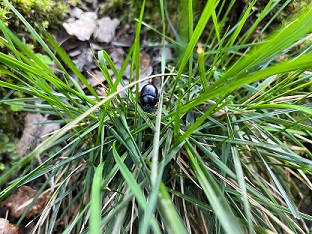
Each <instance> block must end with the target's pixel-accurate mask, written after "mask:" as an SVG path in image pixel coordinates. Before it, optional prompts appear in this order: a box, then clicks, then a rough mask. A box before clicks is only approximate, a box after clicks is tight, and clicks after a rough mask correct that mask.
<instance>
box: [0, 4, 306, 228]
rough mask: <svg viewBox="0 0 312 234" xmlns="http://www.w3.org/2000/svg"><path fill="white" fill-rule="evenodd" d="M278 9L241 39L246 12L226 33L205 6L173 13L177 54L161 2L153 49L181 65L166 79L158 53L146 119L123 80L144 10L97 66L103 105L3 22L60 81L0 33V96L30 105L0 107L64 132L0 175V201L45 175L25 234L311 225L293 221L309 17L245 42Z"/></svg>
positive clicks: (302, 174) (222, 21)
mask: <svg viewBox="0 0 312 234" xmlns="http://www.w3.org/2000/svg"><path fill="white" fill-rule="evenodd" d="M4 2H5V3H6V4H7V5H8V6H9V7H10V8H11V9H12V10H13V11H14V8H13V7H12V6H11V5H10V4H9V2H8V1H7V0H4ZM191 2H192V1H189V2H187V1H184V4H190V5H188V6H191ZM276 2H280V1H269V3H268V4H267V6H266V7H265V8H264V9H263V10H262V12H261V14H259V15H258V18H257V20H256V21H255V22H253V25H252V26H251V27H250V28H249V29H248V30H247V31H245V32H243V31H242V29H243V26H244V24H246V21H247V20H248V17H249V16H250V14H252V10H253V5H254V4H255V3H256V1H251V2H250V3H249V5H248V4H247V5H246V8H245V9H246V10H245V11H244V12H243V13H242V15H241V16H240V20H239V21H238V22H237V23H236V24H235V25H227V21H226V19H227V17H228V14H229V11H228V10H227V9H225V8H226V6H225V5H222V4H221V5H220V4H219V5H218V1H213V0H212V1H208V2H207V4H206V6H205V8H204V9H203V11H202V14H201V17H200V18H199V20H198V21H197V22H192V19H193V16H194V14H195V13H194V12H192V10H191V9H192V7H188V8H187V6H185V7H184V9H189V10H188V12H187V13H188V19H189V21H191V22H188V25H189V27H190V28H189V30H188V31H184V33H188V35H180V36H181V38H184V39H185V38H190V39H189V42H188V43H187V44H185V43H183V42H182V41H181V40H180V38H168V37H167V36H166V35H165V31H166V30H165V29H166V24H167V20H166V17H168V15H167V14H166V11H165V9H164V8H165V4H164V2H163V1H160V6H161V7H160V9H161V23H162V26H163V30H162V32H161V33H160V32H159V34H160V35H161V36H162V38H163V41H162V45H161V46H162V47H163V48H165V46H166V43H165V40H167V41H169V42H170V43H171V44H172V45H173V46H175V47H176V48H177V50H178V51H180V55H179V58H178V61H177V62H176V63H174V64H171V67H170V66H168V64H167V63H166V57H165V56H166V54H165V53H163V54H162V63H161V73H160V74H156V75H153V76H151V77H147V78H145V79H149V78H155V77H160V78H161V79H162V88H161V90H160V97H159V103H158V108H157V111H156V112H155V115H153V114H148V113H145V112H143V110H142V109H141V107H140V106H139V105H138V93H139V90H138V83H139V82H141V81H142V80H143V79H141V80H140V79H139V73H138V72H139V69H135V67H138V66H139V64H140V56H139V52H140V48H141V45H140V31H141V27H142V26H143V24H144V25H147V24H146V23H145V22H144V4H145V1H143V4H142V8H141V14H140V16H139V18H138V20H137V25H136V31H135V33H136V37H135V41H134V43H133V45H132V47H131V48H130V49H129V53H128V55H127V57H126V59H125V62H124V65H123V66H122V68H121V70H120V71H118V70H117V69H116V68H115V67H114V64H113V62H112V61H111V60H110V58H109V56H108V54H107V53H106V52H105V51H100V52H99V53H98V54H97V56H96V58H95V59H97V60H98V64H99V66H100V68H101V71H102V72H103V74H105V77H106V80H107V83H108V85H107V87H106V88H107V95H106V96H99V95H98V94H97V93H96V92H95V91H94V90H93V89H92V87H91V86H90V85H89V84H88V82H87V80H86V78H85V77H84V76H83V74H81V73H80V72H79V70H78V69H77V68H76V67H75V66H74V64H73V62H72V61H71V60H70V58H69V57H68V56H67V55H66V53H65V52H64V51H63V50H62V48H60V47H59V46H58V45H57V43H56V42H55V41H54V40H53V38H52V37H51V36H50V35H49V34H48V33H46V38H44V39H45V41H46V42H45V41H44V40H43V39H42V38H40V37H39V36H38V34H37V33H36V32H35V31H34V30H33V29H32V27H31V25H29V24H28V23H27V22H26V21H25V19H24V18H23V17H22V16H21V15H19V14H18V12H16V11H14V12H15V14H17V15H18V16H19V18H20V19H21V21H22V22H23V23H24V24H25V25H26V27H27V28H28V29H29V32H30V33H31V34H32V35H33V37H35V38H36V39H37V40H38V42H39V43H40V44H41V46H42V48H44V50H45V51H46V54H47V56H49V57H50V59H51V60H53V61H54V62H55V64H56V65H57V70H58V72H59V73H61V74H62V75H61V76H57V75H56V74H55V71H54V70H52V69H51V68H50V67H49V66H48V65H46V64H45V63H44V62H42V60H40V58H38V56H36V55H35V54H34V53H33V52H32V51H30V50H29V49H28V48H27V47H26V46H25V45H24V44H23V43H22V42H21V41H20V40H19V39H18V38H17V37H16V36H15V35H14V34H13V33H12V32H11V31H10V30H9V29H8V28H6V27H5V25H4V24H3V23H2V22H0V29H1V31H2V33H3V37H2V38H1V40H2V43H4V45H5V47H6V48H7V50H8V51H9V54H4V53H0V61H1V65H0V69H1V72H2V73H5V74H7V75H10V76H11V77H12V78H14V79H16V80H18V81H19V84H17V85H15V84H10V83H7V82H4V81H1V80H0V85H1V86H3V87H6V88H9V89H12V90H16V91H21V92H23V93H26V94H28V98H15V99H10V98H6V99H3V100H1V101H0V103H5V104H8V105H12V106H21V107H22V108H23V111H29V112H39V113H48V114H50V115H51V116H56V117H57V118H58V120H54V121H58V122H61V123H62V126H63V127H62V128H61V129H60V130H58V131H57V132H55V133H54V134H53V135H52V136H51V137H49V138H48V139H46V140H45V141H44V142H42V143H41V145H39V146H38V147H37V148H36V149H35V150H34V151H33V152H31V153H30V154H29V155H27V156H25V157H23V158H22V159H21V160H20V161H19V162H18V163H16V164H15V165H14V166H13V167H12V168H10V170H8V171H7V172H6V173H5V174H3V175H1V176H0V184H1V185H6V187H5V189H3V190H2V191H1V192H0V200H3V199H4V198H5V197H7V196H8V195H9V194H10V193H11V192H12V191H14V190H15V189H16V188H17V187H19V186H21V185H23V184H27V183H29V182H31V181H35V180H36V179H38V178H40V177H42V176H45V177H46V182H45V183H44V184H43V186H42V188H41V191H48V192H49V193H50V194H51V199H50V200H49V203H48V205H47V207H46V208H45V210H44V212H43V213H42V214H41V215H40V217H38V219H37V220H36V222H35V224H36V226H35V230H36V232H40V231H42V230H45V233H52V232H55V231H57V232H62V233H72V232H74V233H78V232H79V233H87V232H90V233H101V232H106V233H119V232H129V233H148V232H150V231H152V232H153V233H163V232H168V233H269V231H270V232H273V233H307V232H308V230H309V228H310V227H308V224H307V223H306V222H308V221H310V222H311V221H312V216H311V214H306V213H304V212H302V211H300V210H298V204H299V202H300V199H304V198H300V199H298V196H299V197H300V194H301V190H311V189H312V185H311V181H310V179H309V178H311V172H312V161H311V158H312V154H311V151H310V149H309V147H307V145H308V144H310V145H311V140H310V139H311V131H312V127H311V116H312V111H311V89H310V87H311V84H312V80H311V77H312V74H311V72H310V71H309V69H310V68H311V64H312V52H311V46H310V43H309V41H310V40H311V39H310V34H311V32H312V24H311V22H312V5H311V6H310V7H307V8H305V9H304V10H302V11H301V12H300V13H299V14H297V15H295V16H293V17H292V18H290V19H289V20H288V21H287V22H285V23H284V25H283V26H281V27H279V28H276V29H275V30H274V32H272V33H271V34H270V35H268V36H266V37H265V39H263V40H260V41H257V40H255V41H252V42H248V38H250V36H251V35H252V33H253V32H254V31H255V29H256V27H257V26H258V25H259V24H260V23H261V22H262V21H263V19H264V17H265V16H267V15H269V14H270V12H271V11H272V9H274V8H277V7H279V6H278V5H277V3H276ZM233 3H234V1H232V2H231V4H230V5H229V6H232V4H233ZM282 6H283V7H284V6H286V5H282ZM229 10H230V9H229ZM224 11H225V12H226V13H224ZM221 12H223V13H222V14H221ZM277 12H279V11H277ZM273 17H276V15H274V16H273ZM270 22H271V21H270ZM193 25H194V30H193ZM265 27H266V28H267V27H268V25H266V26H265ZM207 28H209V32H208V33H207V31H206V30H207ZM200 42H201V44H199V43H200ZM305 45H306V46H305ZM50 48H51V49H50ZM196 51H197V52H198V54H197V53H196ZM54 52H56V54H57V56H55V54H54ZM129 62H130V63H131V72H132V74H133V77H134V79H133V80H130V83H129V85H125V86H124V88H123V90H125V91H127V98H126V99H123V98H121V97H120V95H119V93H120V92H121V91H117V84H118V83H119V82H122V75H123V72H124V70H125V68H126V66H127V64H128V63H129ZM108 69H112V70H113V71H114V73H115V76H116V80H113V78H112V77H110V76H109V71H108ZM80 84H83V85H85V86H86V90H83V89H81V88H80ZM133 86H135V87H136V92H135V93H132V92H130V91H129V90H130V89H129V88H131V87H133ZM34 103H36V105H34ZM51 122H53V121H52V120H51ZM37 155H39V156H40V157H41V158H42V159H41V160H42V161H43V162H42V163H39V162H38V161H37V157H36V156H37ZM32 165H35V166H32ZM17 171H18V172H19V177H18V178H16V179H14V180H13V181H10V178H11V177H12V175H13V174H14V173H16V172H17ZM296 181H300V186H298V182H296ZM61 221H62V222H61ZM20 222H22V220H19V223H20Z"/></svg>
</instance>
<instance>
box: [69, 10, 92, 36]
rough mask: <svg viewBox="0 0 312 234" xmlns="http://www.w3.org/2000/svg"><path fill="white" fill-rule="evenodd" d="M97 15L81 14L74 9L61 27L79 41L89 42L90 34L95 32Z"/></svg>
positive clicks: (80, 11) (81, 12) (90, 13)
mask: <svg viewBox="0 0 312 234" xmlns="http://www.w3.org/2000/svg"><path fill="white" fill-rule="evenodd" d="M96 19H97V15H96V13H94V12H83V11H82V10H80V9H78V8H76V9H75V11H73V13H72V17H71V18H69V19H68V20H67V21H66V22H65V23H63V27H64V28H65V30H66V31H67V33H68V34H69V35H73V36H76V37H77V38H78V39H79V40H80V41H87V40H90V38H91V36H92V34H93V33H94V32H95V31H96V28H97V23H96Z"/></svg>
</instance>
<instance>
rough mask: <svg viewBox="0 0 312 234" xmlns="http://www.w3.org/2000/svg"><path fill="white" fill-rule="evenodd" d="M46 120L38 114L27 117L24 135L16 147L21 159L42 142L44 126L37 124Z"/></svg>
mask: <svg viewBox="0 0 312 234" xmlns="http://www.w3.org/2000/svg"><path fill="white" fill-rule="evenodd" d="M46 120H47V119H46V118H45V117H43V116H42V115H41V114H36V113H28V114H27V115H26V116H25V125H24V131H23V135H22V137H21V139H20V140H19V141H18V143H17V145H16V151H17V153H18V154H19V155H20V157H23V156H25V155H26V154H28V153H30V152H31V151H32V150H33V149H35V148H36V147H37V145H38V144H39V143H40V142H41V138H40V137H41V126H42V125H39V124H37V123H39V122H45V121H46Z"/></svg>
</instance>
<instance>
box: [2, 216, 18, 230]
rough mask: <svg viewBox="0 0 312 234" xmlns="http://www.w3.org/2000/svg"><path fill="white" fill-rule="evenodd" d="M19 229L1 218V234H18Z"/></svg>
mask: <svg viewBox="0 0 312 234" xmlns="http://www.w3.org/2000/svg"><path fill="white" fill-rule="evenodd" d="M18 233H19V227H17V226H15V225H14V224H10V223H9V221H8V220H7V219H3V218H0V234H18Z"/></svg>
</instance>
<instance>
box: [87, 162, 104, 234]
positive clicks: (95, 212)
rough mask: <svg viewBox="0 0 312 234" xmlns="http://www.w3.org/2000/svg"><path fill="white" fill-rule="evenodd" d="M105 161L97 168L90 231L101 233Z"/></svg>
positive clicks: (92, 192)
mask: <svg viewBox="0 0 312 234" xmlns="http://www.w3.org/2000/svg"><path fill="white" fill-rule="evenodd" d="M103 167H104V163H101V164H100V165H98V167H97V168H96V170H95V173H94V178H93V183H92V189H91V201H90V212H91V214H90V233H91V234H98V233H101V207H102V205H101V182H102V172H103Z"/></svg>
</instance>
